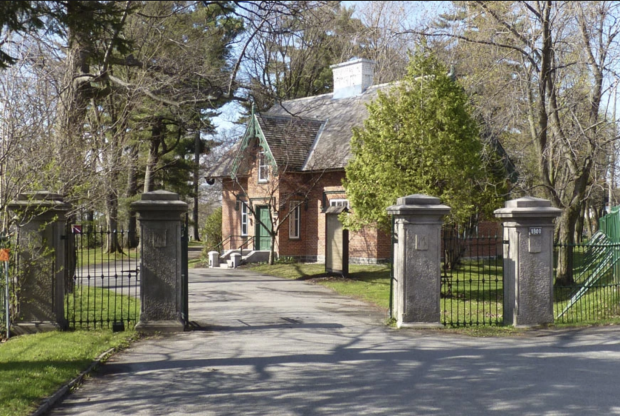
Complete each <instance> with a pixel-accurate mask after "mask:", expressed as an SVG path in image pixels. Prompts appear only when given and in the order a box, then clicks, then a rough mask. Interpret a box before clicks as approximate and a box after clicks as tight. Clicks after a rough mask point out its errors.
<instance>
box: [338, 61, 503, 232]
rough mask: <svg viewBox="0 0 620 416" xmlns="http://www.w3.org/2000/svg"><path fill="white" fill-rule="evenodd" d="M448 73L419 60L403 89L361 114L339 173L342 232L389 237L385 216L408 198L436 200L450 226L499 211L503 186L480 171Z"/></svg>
mask: <svg viewBox="0 0 620 416" xmlns="http://www.w3.org/2000/svg"><path fill="white" fill-rule="evenodd" d="M447 72H448V71H447V69H446V68H445V67H444V66H443V65H442V64H441V63H440V62H439V61H438V60H437V58H436V57H435V56H434V55H433V54H431V53H428V52H424V53H423V52H418V53H417V54H416V55H414V56H413V57H412V61H411V62H410V64H409V67H408V73H407V75H406V77H405V78H404V79H403V80H402V82H400V83H398V84H397V85H396V86H395V87H393V88H392V89H391V90H390V92H389V93H387V94H383V93H380V94H379V97H378V98H377V99H376V100H375V101H374V102H373V103H371V104H370V105H369V106H368V113H369V115H368V118H367V120H366V121H365V122H364V127H363V128H359V129H355V130H354V132H353V139H352V141H351V148H352V152H353V155H354V157H353V159H352V160H351V161H350V162H349V164H348V166H347V167H346V180H345V182H344V187H345V189H346V191H347V195H348V196H349V200H350V202H351V206H352V210H353V215H352V216H350V217H349V219H348V226H349V227H352V228H355V227H357V226H362V225H364V224H378V225H379V226H381V227H383V228H384V229H389V218H388V215H387V213H386V208H387V207H388V206H390V205H393V204H394V203H395V201H396V199H397V198H398V197H401V196H404V195H410V194H415V193H424V194H429V195H433V196H437V197H440V198H441V199H442V201H443V202H444V203H446V204H447V205H449V206H451V207H452V212H451V220H452V222H455V223H464V222H466V221H467V220H468V219H469V217H470V216H471V215H473V214H475V213H477V212H488V211H489V210H492V209H494V208H497V207H498V205H499V203H500V198H501V194H502V193H503V192H504V187H505V181H504V178H503V176H502V175H501V174H500V175H497V174H496V173H497V172H496V171H494V170H492V169H491V165H490V164H486V163H484V159H483V151H484V150H485V149H484V144H483V143H482V142H481V140H480V131H479V127H478V125H477V123H476V121H475V120H474V118H473V117H472V116H471V113H470V108H469V105H468V98H467V96H466V94H465V93H464V91H463V89H462V88H461V87H460V86H459V84H458V83H457V82H455V81H454V80H452V79H451V78H450V77H449V76H448V75H447Z"/></svg>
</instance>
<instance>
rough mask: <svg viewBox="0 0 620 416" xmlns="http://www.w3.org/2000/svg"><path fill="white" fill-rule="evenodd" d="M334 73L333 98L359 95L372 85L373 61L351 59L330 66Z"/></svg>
mask: <svg viewBox="0 0 620 416" xmlns="http://www.w3.org/2000/svg"><path fill="white" fill-rule="evenodd" d="M330 68H331V69H332V71H333V73H334V95H333V97H332V98H333V99H335V100H337V99H338V98H347V97H354V96H356V95H360V94H361V93H363V92H364V91H366V88H368V87H370V86H371V85H372V78H373V76H374V74H375V71H374V68H375V63H374V62H373V61H371V60H368V59H362V58H357V59H351V60H350V61H348V62H344V63H341V64H337V65H332V66H331V67H330Z"/></svg>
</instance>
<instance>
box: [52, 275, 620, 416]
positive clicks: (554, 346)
mask: <svg viewBox="0 0 620 416" xmlns="http://www.w3.org/2000/svg"><path fill="white" fill-rule="evenodd" d="M190 279H191V280H190V282H191V283H190V293H191V295H190V296H191V297H190V300H191V307H190V316H191V319H193V320H197V321H199V322H200V323H201V324H202V325H204V326H207V325H208V330H205V331H194V332H189V333H184V334H181V335H179V336H177V337H174V338H169V337H166V338H163V337H162V338H158V339H150V340H145V341H142V342H140V343H138V344H137V345H135V347H133V348H131V349H129V350H128V351H126V352H124V353H121V354H118V355H116V356H114V357H113V358H112V359H111V360H110V361H109V362H108V363H107V364H106V365H105V366H103V368H102V370H101V371H100V375H99V376H97V377H94V378H93V379H91V380H89V381H87V382H86V383H85V385H84V386H83V387H82V388H81V389H80V390H78V391H77V392H75V393H74V394H72V395H71V396H69V397H68V398H67V399H65V401H64V402H63V403H62V404H61V405H60V406H59V407H58V408H57V409H56V410H55V411H54V412H53V413H52V414H54V415H77V414H86V415H103V414H120V415H130V414H131V415H133V414H144V415H160V414H161V415H164V414H166V415H167V414H200V415H370V414H376V415H481V414H483V415H484V414H490V415H607V414H620V328H616V327H606V328H598V329H584V330H571V331H562V332H548V331H538V332H535V333H532V334H530V335H528V336H526V337H515V338H501V339H488V338H486V339H485V338H470V337H463V336H455V335H446V334H438V333H437V332H412V331H397V330H393V329H389V328H385V327H383V326H381V325H380V323H381V320H382V314H381V313H379V312H377V311H376V310H374V309H372V308H370V307H368V306H367V305H365V304H362V303H361V302H357V301H354V300H350V299H346V298H343V297H340V296H336V295H333V294H332V293H331V292H330V291H328V290H327V289H324V288H322V287H319V286H315V285H311V284H307V283H303V282H297V281H287V280H280V279H276V278H271V277H265V276H259V275H255V274H252V273H250V272H245V271H233V270H230V271H227V270H220V269H217V270H205V269H200V270H196V271H194V272H192V274H191V275H190Z"/></svg>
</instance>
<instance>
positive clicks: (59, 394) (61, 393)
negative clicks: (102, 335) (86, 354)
mask: <svg viewBox="0 0 620 416" xmlns="http://www.w3.org/2000/svg"><path fill="white" fill-rule="evenodd" d="M114 351H116V349H115V348H110V349H109V350H107V351H105V352H103V353H102V354H100V355H99V356H98V357H97V358H95V359H94V360H93V362H92V363H90V365H89V366H88V368H87V369H86V370H84V371H82V372H81V373H80V374H78V375H77V377H75V378H74V379H73V380H71V381H70V382H68V383H67V384H65V385H64V386H62V387H61V388H59V389H58V390H56V393H54V394H53V395H51V396H50V397H48V398H47V399H45V401H44V402H43V404H41V405H40V406H39V408H38V409H37V410H35V411H34V412H33V413H32V414H31V416H42V415H44V414H45V413H46V412H47V411H49V410H50V409H51V408H52V407H54V406H55V405H56V404H57V403H58V402H60V401H61V400H62V399H63V398H64V397H65V395H67V393H69V391H70V390H71V389H72V388H73V387H75V386H76V385H77V384H80V383H81V382H82V380H83V379H84V377H85V376H86V375H88V374H90V373H91V372H92V371H93V370H94V369H95V367H97V366H98V365H99V364H101V362H102V361H103V360H105V359H106V358H108V357H109V356H110V355H111V354H112V353H113V352H114Z"/></svg>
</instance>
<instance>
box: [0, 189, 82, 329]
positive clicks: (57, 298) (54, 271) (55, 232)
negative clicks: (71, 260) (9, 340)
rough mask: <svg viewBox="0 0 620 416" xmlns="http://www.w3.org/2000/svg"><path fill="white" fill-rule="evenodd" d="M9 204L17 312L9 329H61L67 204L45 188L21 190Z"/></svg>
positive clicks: (63, 316)
mask: <svg viewBox="0 0 620 416" xmlns="http://www.w3.org/2000/svg"><path fill="white" fill-rule="evenodd" d="M8 208H9V209H10V210H11V211H13V212H14V213H15V215H16V216H17V218H18V247H17V253H16V254H17V255H18V256H19V258H18V268H17V269H18V276H17V279H18V284H19V287H20V290H19V293H18V303H19V314H18V315H17V317H16V319H15V322H13V323H12V327H11V332H13V333H14V334H17V335H19V334H27V333H34V332H43V331H51V330H56V329H64V328H66V326H67V322H66V320H65V309H64V305H65V300H64V298H65V274H66V270H65V241H64V240H63V239H62V237H63V235H64V234H65V220H66V214H67V211H69V209H70V206H69V205H68V204H65V202H64V200H63V197H62V196H61V195H58V194H54V193H51V192H47V191H40V192H32V193H24V194H20V195H19V196H18V197H17V199H16V200H15V201H11V202H10V203H9V204H8Z"/></svg>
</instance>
